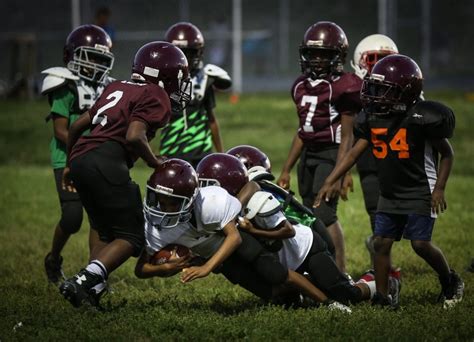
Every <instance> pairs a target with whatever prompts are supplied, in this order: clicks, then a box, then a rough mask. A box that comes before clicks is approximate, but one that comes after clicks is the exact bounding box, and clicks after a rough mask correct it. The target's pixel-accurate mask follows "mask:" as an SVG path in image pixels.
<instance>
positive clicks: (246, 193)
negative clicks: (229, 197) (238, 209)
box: [237, 181, 261, 207]
mask: <svg viewBox="0 0 474 342" xmlns="http://www.w3.org/2000/svg"><path fill="white" fill-rule="evenodd" d="M260 190H261V188H260V185H258V183H257V182H254V181H250V182H248V183H247V184H245V185H244V187H243V188H242V189H241V190H240V191H239V193H238V194H237V199H238V200H239V202H240V203H241V204H242V207H246V206H247V203H248V202H249V201H250V199H251V198H252V196H253V195H254V194H255V193H256V192H257V191H260Z"/></svg>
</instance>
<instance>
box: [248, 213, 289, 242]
mask: <svg viewBox="0 0 474 342" xmlns="http://www.w3.org/2000/svg"><path fill="white" fill-rule="evenodd" d="M239 228H240V229H242V230H243V231H246V232H247V233H249V234H252V235H254V236H258V237H262V238H267V239H277V240H283V239H289V238H292V237H294V236H295V234H296V232H295V229H294V228H293V225H292V224H291V223H290V222H289V221H288V220H284V221H282V222H280V223H279V224H278V226H276V227H275V228H273V229H261V228H259V227H256V226H254V225H253V223H252V222H251V221H250V220H248V219H247V218H242V219H239Z"/></svg>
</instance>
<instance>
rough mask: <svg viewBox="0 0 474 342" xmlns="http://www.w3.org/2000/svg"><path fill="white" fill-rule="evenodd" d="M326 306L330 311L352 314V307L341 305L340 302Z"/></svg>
mask: <svg viewBox="0 0 474 342" xmlns="http://www.w3.org/2000/svg"><path fill="white" fill-rule="evenodd" d="M326 305H327V307H328V309H329V310H331V311H340V312H343V313H348V314H351V313H352V310H351V308H350V307H348V306H347V305H344V304H341V303H339V302H335V301H329V303H328V304H326Z"/></svg>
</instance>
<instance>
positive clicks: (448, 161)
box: [431, 138, 454, 214]
mask: <svg viewBox="0 0 474 342" xmlns="http://www.w3.org/2000/svg"><path fill="white" fill-rule="evenodd" d="M431 144H432V145H433V147H434V148H435V149H436V150H437V151H438V152H439V154H440V155H441V158H440V162H439V170H438V179H437V180H436V184H435V186H434V189H433V193H432V194H431V210H432V211H433V213H436V214H438V213H439V212H444V211H445V210H446V209H447V208H448V205H447V203H446V200H445V198H444V190H445V188H446V183H447V182H448V178H449V174H450V173H451V169H452V167H453V162H454V150H453V147H452V146H451V144H450V143H449V140H448V139H446V138H444V139H437V140H432V141H431Z"/></svg>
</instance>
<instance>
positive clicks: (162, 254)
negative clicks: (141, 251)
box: [150, 244, 191, 265]
mask: <svg viewBox="0 0 474 342" xmlns="http://www.w3.org/2000/svg"><path fill="white" fill-rule="evenodd" d="M175 250H176V257H178V258H182V257H185V256H188V255H190V254H191V250H190V249H189V248H188V247H185V246H182V245H176V244H171V245H168V246H165V247H163V248H162V249H161V250H159V251H158V252H156V253H155V254H154V255H153V256H152V257H151V260H150V262H151V263H152V264H153V265H161V264H164V263H166V262H168V260H170V258H171V255H172V253H173V251H175Z"/></svg>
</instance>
